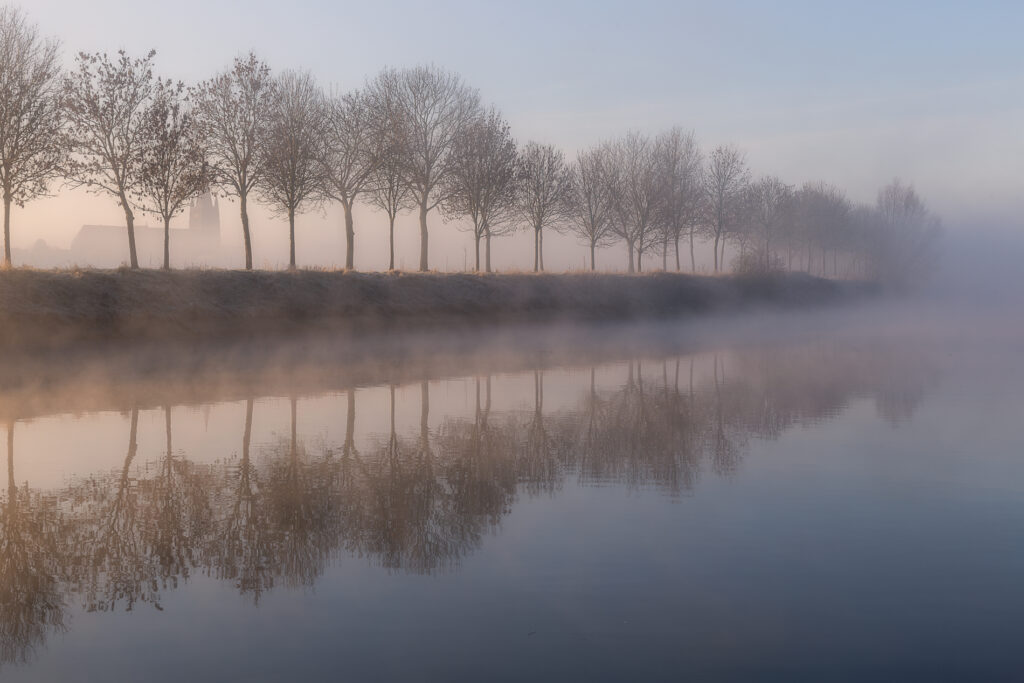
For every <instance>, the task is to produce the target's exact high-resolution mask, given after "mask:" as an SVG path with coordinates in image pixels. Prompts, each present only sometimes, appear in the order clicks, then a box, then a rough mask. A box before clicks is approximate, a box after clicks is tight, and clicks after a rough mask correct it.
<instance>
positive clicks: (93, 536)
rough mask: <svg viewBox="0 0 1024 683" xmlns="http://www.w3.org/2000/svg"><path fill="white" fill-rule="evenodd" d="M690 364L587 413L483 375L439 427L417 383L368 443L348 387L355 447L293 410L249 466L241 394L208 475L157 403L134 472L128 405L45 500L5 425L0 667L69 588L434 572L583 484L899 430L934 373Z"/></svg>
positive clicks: (610, 392) (857, 356) (662, 371)
mask: <svg viewBox="0 0 1024 683" xmlns="http://www.w3.org/2000/svg"><path fill="white" fill-rule="evenodd" d="M683 362H686V363H688V365H689V378H688V380H687V379H681V377H680V376H681V374H684V373H685V370H683V369H682V363H681V362H680V360H678V359H677V360H674V361H664V362H661V364H660V367H659V366H658V365H654V364H652V362H651V361H644V362H643V363H641V362H639V361H631V362H629V363H628V365H627V367H626V374H627V376H626V380H625V383H624V384H623V385H621V386H617V387H614V388H600V387H599V386H598V383H597V369H596V368H592V369H591V372H590V377H589V386H588V385H587V384H583V385H582V386H581V387H580V389H581V395H580V397H579V400H578V401H577V402H576V403H575V404H574V405H569V406H566V407H563V408H560V409H554V408H552V406H551V402H550V401H549V402H548V404H545V402H544V398H545V396H544V388H545V387H544V379H545V377H544V374H543V373H542V372H541V371H539V370H538V371H536V372H534V373H533V380H534V381H533V389H534V395H533V398H534V401H533V406H532V410H528V411H527V412H526V414H525V415H524V414H523V413H522V412H521V411H512V412H507V413H503V412H496V411H494V410H492V403H491V379H490V378H489V377H488V378H486V379H481V378H478V379H476V380H475V394H476V395H475V410H474V412H473V415H472V417H467V418H461V417H459V418H455V417H451V416H449V417H446V418H444V419H442V420H441V421H440V427H439V428H438V429H437V430H436V431H434V430H432V429H431V426H430V398H431V397H430V386H429V385H428V384H427V383H426V382H423V383H422V384H421V385H420V394H421V403H420V415H419V424H418V428H417V426H413V427H412V428H410V429H409V430H408V432H405V433H399V429H398V426H397V425H396V418H395V411H396V399H395V387H394V386H391V387H389V388H388V392H389V395H390V420H389V429H388V434H387V437H386V438H381V439H377V440H376V442H374V441H372V440H370V439H367V440H361V439H358V440H357V436H358V435H357V433H356V408H357V396H356V394H357V392H356V391H355V390H350V391H348V392H347V396H346V399H347V410H346V413H345V435H344V439H343V441H342V442H341V443H339V444H335V445H330V444H325V445H324V446H323V448H322V449H321V448H320V447H319V446H316V447H307V445H306V444H305V443H304V442H303V440H302V439H300V433H299V429H298V426H297V417H298V407H297V405H298V401H297V399H296V398H292V399H291V400H290V401H289V403H288V406H289V409H290V431H289V433H288V434H287V436H285V437H284V438H282V439H281V440H280V441H278V442H277V443H272V444H270V445H269V446H267V447H266V448H265V450H264V451H263V452H262V453H261V455H260V457H254V456H253V455H252V454H251V451H252V447H253V444H252V438H253V437H252V432H253V412H254V401H253V399H249V400H248V401H247V402H246V415H245V428H244V433H243V436H242V450H241V455H240V457H239V458H232V459H229V460H227V461H224V462H218V463H217V464H215V465H203V466H200V465H196V464H195V463H193V462H190V461H189V460H188V459H186V457H185V454H184V453H176V452H175V451H174V449H173V447H172V441H171V437H172V432H171V411H170V409H169V408H167V407H165V408H164V424H165V430H166V449H165V450H164V452H163V454H162V455H161V456H160V457H159V458H157V461H156V463H143V464H142V465H141V466H140V465H139V464H138V463H136V462H135V460H136V457H137V455H136V454H137V451H138V444H137V435H138V421H139V411H138V409H132V411H131V413H130V430H129V440H128V453H127V455H126V457H125V461H124V465H123V467H122V468H121V469H120V471H119V472H115V473H111V474H109V475H106V476H104V475H97V476H93V477H90V478H88V479H85V480H78V481H75V482H74V483H73V484H72V485H71V486H69V487H68V488H67V489H65V490H61V491H60V492H58V493H56V494H53V495H48V496H43V495H42V494H40V493H38V492H36V493H33V492H32V491H30V490H29V489H28V487H27V486H25V487H23V488H21V489H19V488H18V487H17V486H16V485H15V479H14V455H13V452H14V451H13V438H14V436H13V431H12V430H10V429H9V431H8V486H7V489H6V490H7V494H6V499H5V500H4V501H3V503H4V504H3V508H2V510H0V513H2V515H0V530H2V532H3V534H2V536H0V638H2V643H0V646H2V647H0V661H11V660H16V659H19V658H23V657H25V656H27V655H26V654H24V653H30V652H31V651H32V649H33V648H36V647H39V646H40V645H41V644H42V643H43V641H44V639H45V637H46V634H47V633H48V632H50V631H52V630H56V629H60V628H61V627H62V625H63V614H64V612H63V604H64V602H65V600H66V598H65V597H64V595H66V594H77V596H79V597H80V598H81V600H82V602H83V604H84V607H85V608H86V609H87V610H109V609H113V608H114V607H115V606H117V605H118V603H122V604H124V606H126V607H127V608H128V609H131V608H132V607H133V606H134V605H135V604H136V603H137V602H138V601H140V600H141V601H145V602H152V603H154V604H156V603H157V602H158V600H159V591H161V590H167V589H170V588H172V587H173V586H175V585H176V583H177V581H178V580H180V579H185V578H187V577H188V576H189V574H190V572H191V571H193V570H194V569H195V568H197V567H201V568H202V569H203V570H205V571H207V572H209V573H211V574H212V575H214V576H216V577H218V578H221V579H226V580H229V581H232V582H233V583H234V584H235V585H236V587H237V588H238V590H239V591H240V592H241V593H242V594H245V595H247V596H251V598H252V600H253V601H254V602H259V600H260V598H261V596H262V594H263V593H264V592H265V591H266V590H268V589H270V588H271V587H272V586H274V585H275V584H277V583H281V582H283V583H285V584H287V585H293V586H309V585H311V584H312V583H313V582H314V581H315V580H316V579H317V578H318V577H319V576H320V575H321V573H322V572H323V571H324V569H325V568H326V567H327V565H328V564H329V562H330V561H331V560H332V559H333V558H334V557H336V555H337V553H338V552H339V550H340V549H345V550H346V551H348V552H351V553H355V554H358V555H362V556H364V557H368V558H370V560H371V561H373V562H374V563H377V564H380V565H382V566H384V567H387V568H389V569H393V570H396V571H404V572H420V573H429V572H434V571H438V570H440V569H444V568H447V567H450V566H453V565H455V564H457V563H458V562H459V561H460V559H461V558H463V557H465V556H466V555H467V554H468V553H470V552H472V551H473V550H474V549H475V548H477V547H478V546H479V544H480V543H481V542H482V539H483V538H484V536H485V534H486V533H488V532H489V531H492V530H493V529H495V528H496V527H497V526H498V525H499V524H500V523H501V520H502V518H503V517H504V515H505V514H507V513H508V512H509V510H510V509H511V507H512V505H513V503H514V502H515V500H516V498H517V496H518V495H519V494H520V493H521V492H526V493H531V492H532V493H536V492H542V491H552V490H556V489H557V488H558V487H559V486H560V485H561V483H562V482H563V481H564V480H565V478H566V477H567V476H578V478H579V480H580V481H582V482H584V483H603V482H615V483H618V484H626V485H627V486H630V487H637V488H639V487H657V488H658V489H659V490H662V491H664V492H667V493H669V494H671V495H676V494H679V493H681V492H683V491H686V490H689V489H691V488H692V487H693V486H695V485H696V482H697V481H698V480H699V477H700V476H701V474H702V472H704V471H712V472H717V473H720V474H729V473H732V472H734V471H736V469H737V468H738V467H739V465H740V463H741V461H742V458H743V457H744V455H745V452H746V450H747V445H748V442H749V440H750V438H751V437H757V438H769V439H773V438H778V437H779V436H781V435H782V434H783V433H785V432H786V430H787V429H790V428H791V427H792V426H794V425H803V424H807V423H810V422H814V421H816V420H823V419H826V418H829V417H831V416H834V415H836V414H837V412H838V411H839V410H841V409H842V408H843V407H844V406H846V405H847V404H848V403H849V402H850V401H851V400H854V399H857V398H860V399H867V400H874V401H875V403H876V405H877V407H878V411H879V414H880V415H881V416H882V417H884V418H885V419H888V420H893V421H897V420H899V419H905V416H908V415H909V414H910V413H911V412H912V411H913V410H914V409H915V408H916V406H917V403H918V402H919V401H920V399H921V397H922V396H923V395H924V394H925V393H926V392H927V389H928V388H929V387H930V386H931V384H932V382H933V381H934V376H935V368H934V366H932V365H931V364H930V363H929V362H927V360H926V359H920V360H918V356H917V355H916V354H915V356H914V358H908V357H907V355H906V354H901V353H894V352H891V351H887V350H886V349H878V348H864V349H856V348H855V349H846V348H844V349H836V348H833V347H828V346H826V345H819V346H812V347H808V348H800V349H788V348H787V349H785V350H780V349H771V348H768V349H761V350H758V351H756V352H739V353H736V354H732V355H727V354H715V355H714V356H713V357H707V358H706V359H705V358H700V357H698V358H696V359H695V358H689V359H688V360H685V361H683ZM698 364H699V366H700V368H699V370H700V372H699V373H695V370H694V367H695V365H698ZM727 370H728V372H727ZM698 374H699V378H698ZM357 443H358V446H359V447H357ZM139 474H141V478H138V477H137V475H139ZM58 500H62V501H66V505H65V506H61V507H59V506H58V504H57V501H58ZM62 511H63V512H62Z"/></svg>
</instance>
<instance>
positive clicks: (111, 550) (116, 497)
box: [80, 408, 160, 611]
mask: <svg viewBox="0 0 1024 683" xmlns="http://www.w3.org/2000/svg"><path fill="white" fill-rule="evenodd" d="M130 419H131V426H130V428H129V436H128V454H127V456H125V460H124V466H123V467H122V469H121V473H120V476H119V477H118V478H117V479H116V481H114V482H107V481H104V480H103V479H93V480H90V481H88V482H86V483H85V484H83V485H82V487H81V496H82V498H81V501H80V502H81V503H83V504H84V505H85V506H86V507H87V509H88V510H89V511H90V512H89V513H88V514H92V515H95V523H94V525H91V526H92V538H91V539H90V542H89V543H88V544H87V546H86V548H87V549H88V552H89V554H90V556H89V559H88V565H87V568H86V571H85V573H84V575H83V576H82V581H83V585H82V586H81V588H80V592H81V593H82V595H83V597H84V600H85V608H86V609H87V610H88V611H95V610H98V611H107V610H112V609H114V607H115V606H116V605H117V603H118V602H121V601H124V603H125V607H126V609H129V610H131V609H132V608H133V607H134V606H135V603H136V602H138V601H140V600H141V601H143V602H152V603H154V604H155V605H157V606H158V607H159V602H158V601H159V598H160V595H159V592H158V588H157V585H156V582H155V581H154V580H153V578H154V577H155V576H157V575H158V574H159V571H158V570H157V569H156V567H157V564H158V563H157V562H156V558H154V557H152V556H151V555H149V554H148V553H147V552H146V543H145V538H144V530H143V528H142V520H141V514H140V507H141V505H140V500H139V491H138V486H137V482H136V481H135V480H133V479H132V478H131V467H132V462H133V461H134V460H135V456H136V454H137V453H138V449H139V445H138V440H137V436H138V431H139V409H138V408H132V410H131V418H130Z"/></svg>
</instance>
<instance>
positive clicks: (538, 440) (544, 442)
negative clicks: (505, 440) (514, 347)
mask: <svg viewBox="0 0 1024 683" xmlns="http://www.w3.org/2000/svg"><path fill="white" fill-rule="evenodd" d="M559 436H562V435H559ZM561 445H565V444H564V443H562V441H561V440H560V439H558V438H555V437H554V435H552V434H551V433H550V432H549V430H548V425H547V423H546V420H545V416H544V373H543V372H542V371H540V370H534V371H533V414H532V415H531V417H530V421H529V423H528V424H527V425H526V442H525V444H523V448H522V455H521V456H520V459H519V481H520V482H521V483H522V484H524V485H525V487H526V490H527V492H528V493H531V494H536V493H540V492H542V491H553V490H555V489H556V488H557V487H558V484H559V483H560V481H561V478H560V474H561V472H560V469H559V462H558V451H559V446H561ZM562 452H563V453H564V452H568V451H567V450H563V451H562Z"/></svg>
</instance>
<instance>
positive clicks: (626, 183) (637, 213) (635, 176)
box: [612, 132, 662, 273]
mask: <svg viewBox="0 0 1024 683" xmlns="http://www.w3.org/2000/svg"><path fill="white" fill-rule="evenodd" d="M612 151H613V153H612V158H613V162H612V163H613V164H614V166H615V171H614V176H615V184H614V186H613V193H614V194H613V196H614V198H615V214H616V220H615V223H614V231H615V233H616V234H617V235H618V236H619V237H621V238H622V239H623V241H624V242H625V243H626V249H627V251H628V255H629V272H630V273H632V272H635V271H638V270H641V269H642V260H643V255H644V253H645V252H647V251H648V250H649V249H651V248H653V247H654V246H655V245H656V244H657V243H658V241H659V240H658V233H657V225H658V223H657V221H658V214H657V211H658V207H659V205H660V202H661V189H662V188H661V183H660V178H659V169H658V162H657V159H658V157H657V152H656V147H655V144H654V142H653V141H652V140H651V139H650V138H649V137H647V136H645V135H641V134H640V133H636V132H630V133H628V134H626V136H625V137H623V138H621V139H620V140H618V141H617V142H615V144H614V145H613V146H612ZM634 253H635V254H636V262H635V265H634V261H633V254H634Z"/></svg>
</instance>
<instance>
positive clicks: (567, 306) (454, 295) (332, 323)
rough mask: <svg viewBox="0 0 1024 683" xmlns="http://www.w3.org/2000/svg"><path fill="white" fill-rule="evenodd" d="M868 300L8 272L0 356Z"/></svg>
mask: <svg viewBox="0 0 1024 683" xmlns="http://www.w3.org/2000/svg"><path fill="white" fill-rule="evenodd" d="M877 291H878V288H877V286H875V285H872V284H869V283H863V282H855V281H837V280H828V279H823V278H817V277H813V276H810V275H807V274H804V273H773V274H759V275H728V276H706V275H688V274H679V273H665V272H655V273H645V274H643V275H639V274H637V275H627V274H607V273H585V272H580V273H559V274H545V273H540V274H535V273H523V274H519V273H503V274H479V273H407V272H391V273H364V272H356V271H344V270H340V271H332V270H295V271H241V270H239V271H230V270H201V269H197V270H174V271H161V270H129V269H119V270H93V269H82V270H50V271H45V270H32V269H10V270H4V271H0V346H3V347H6V348H14V347H23V348H39V347H49V348H54V347H57V348H60V347H64V346H70V345H72V344H77V343H82V342H90V341H95V342H103V343H108V342H112V341H113V342H117V341H126V342H131V341H168V342H174V341H189V340H191V341H204V340H206V341H209V340H216V339H225V340H231V339H245V338H248V339H253V338H258V337H259V336H260V335H267V337H268V338H269V337H279V336H281V335H288V336H291V335H295V334H300V333H304V332H310V331H337V332H339V333H350V332H354V333H359V332H367V331H387V330H389V329H401V330H403V331H404V330H411V329H425V330H429V329H443V328H446V327H452V326H466V327H477V326H483V325H499V324H522V323H528V324H532V323H545V322H614V321H631V320H659V319H666V318H678V317H682V316H687V315H695V314H724V313H731V312H739V311H744V310H753V309H766V308H769V309H770V308H778V309H800V308H807V307H815V306H828V305H834V304H840V303H843V302H847V301H854V300H857V299H861V298H864V297H868V296H871V295H873V294H875V293H877Z"/></svg>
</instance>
